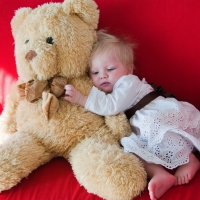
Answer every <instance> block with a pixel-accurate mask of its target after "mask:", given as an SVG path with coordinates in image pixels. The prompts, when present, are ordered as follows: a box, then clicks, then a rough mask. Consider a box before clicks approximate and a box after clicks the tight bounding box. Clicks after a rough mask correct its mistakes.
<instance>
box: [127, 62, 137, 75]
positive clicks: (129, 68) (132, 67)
mask: <svg viewBox="0 0 200 200" xmlns="http://www.w3.org/2000/svg"><path fill="white" fill-rule="evenodd" d="M134 68H135V66H134V64H132V65H130V66H129V67H128V72H129V74H133V70H134Z"/></svg>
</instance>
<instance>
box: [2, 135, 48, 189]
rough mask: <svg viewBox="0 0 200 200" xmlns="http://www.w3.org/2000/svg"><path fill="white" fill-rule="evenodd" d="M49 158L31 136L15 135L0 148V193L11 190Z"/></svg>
mask: <svg viewBox="0 0 200 200" xmlns="http://www.w3.org/2000/svg"><path fill="white" fill-rule="evenodd" d="M51 157H52V155H51V154H50V153H49V152H47V151H46V150H45V148H44V147H43V146H42V144H41V143H40V142H39V141H38V140H37V138H35V137H33V136H32V134H30V133H21V132H17V133H15V134H14V135H13V136H12V137H10V138H9V139H8V140H6V141H5V143H4V144H3V145H1V146H0V191H3V190H8V189H10V188H12V187H13V186H15V185H16V184H17V183H19V182H20V181H21V179H22V178H24V177H26V176H28V174H29V173H31V172H32V171H33V170H34V169H36V168H37V167H39V166H40V165H42V164H44V163H45V162H47V161H49V160H50V159H51Z"/></svg>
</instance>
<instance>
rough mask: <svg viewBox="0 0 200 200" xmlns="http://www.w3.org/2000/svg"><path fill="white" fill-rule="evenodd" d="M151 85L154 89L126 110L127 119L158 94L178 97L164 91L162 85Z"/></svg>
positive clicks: (166, 96)
mask: <svg viewBox="0 0 200 200" xmlns="http://www.w3.org/2000/svg"><path fill="white" fill-rule="evenodd" d="M151 86H152V87H153V88H154V91H153V92H150V93H149V94H147V95H146V96H144V97H143V98H142V99H141V100H140V101H139V102H138V103H137V104H136V105H134V106H133V107H132V108H130V109H128V110H127V111H126V112H125V115H126V117H127V119H130V118H131V117H132V116H133V115H134V114H135V112H136V111H137V110H140V109H141V108H143V107H144V106H146V105H147V104H148V103H150V102H151V101H153V100H154V99H155V98H157V97H158V96H163V97H165V98H168V97H173V98H176V97H175V96H174V95H173V94H171V93H167V92H164V91H163V89H162V87H161V86H158V87H156V86H155V85H154V84H153V83H152V84H151Z"/></svg>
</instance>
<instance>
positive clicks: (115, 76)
mask: <svg viewBox="0 0 200 200" xmlns="http://www.w3.org/2000/svg"><path fill="white" fill-rule="evenodd" d="M130 73H131V72H130V70H129V69H128V68H127V67H126V66H124V65H123V64H122V63H121V62H120V61H119V60H118V59H117V58H116V57H115V56H114V55H112V54H106V53H104V54H101V55H96V56H94V58H93V59H92V61H91V67H90V77H91V79H92V81H93V84H94V85H95V86H96V87H97V88H99V89H100V90H102V91H104V92H106V93H110V92H112V90H113V87H114V85H115V83H116V82H117V80H119V78H121V77H122V76H124V75H128V74H130Z"/></svg>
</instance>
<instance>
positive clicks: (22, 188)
mask: <svg viewBox="0 0 200 200" xmlns="http://www.w3.org/2000/svg"><path fill="white" fill-rule="evenodd" d="M53 1H54V2H56V0H53ZM45 2H48V0H32V1H27V0H17V1H11V0H10V1H9V0H1V1H0V16H1V18H0V27H1V31H0V35H1V45H0V112H1V110H2V109H3V108H2V106H3V104H4V98H5V96H6V94H7V92H8V91H9V89H10V87H11V85H12V84H13V82H14V81H15V80H16V78H17V73H16V69H15V60H14V41H13V38H12V35H11V28H10V21H11V19H12V17H13V15H14V10H16V9H18V8H20V7H32V8H34V7H36V6H37V5H40V4H43V3H45ZM57 2H62V1H61V0H60V1H57ZM96 2H97V4H98V5H99V9H100V23H99V29H100V28H108V30H110V31H111V32H112V33H117V34H121V35H126V36H129V37H131V38H132V39H133V41H135V42H136V43H137V49H136V62H135V65H136V68H137V70H136V74H137V75H138V76H139V77H140V78H143V77H145V78H146V79H147V81H148V82H154V83H155V84H156V85H162V86H163V87H164V89H165V90H166V91H169V92H171V93H173V94H174V95H176V96H177V97H178V99H180V100H184V101H189V102H191V103H192V104H194V105H195V106H196V107H197V108H198V109H200V100H199V93H200V84H199V74H200V67H199V66H200V56H199V52H200V45H199V44H200V34H199V32H200V24H199V21H200V12H199V10H200V1H188V0H176V1H169V0H162V1H161V0H154V1H150V0H123V1H122V0H96ZM197 155H198V158H200V156H199V154H197ZM199 183H200V173H197V175H196V176H195V177H194V179H193V180H192V181H191V182H190V183H189V184H187V185H183V186H177V187H173V188H171V189H170V190H168V191H167V192H166V193H165V195H164V196H163V197H162V198H160V199H161V200H168V199H172V198H173V199H177V200H179V199H181V200H191V199H200V191H199V190H197V188H198V187H199ZM6 199H7V200H11V199H12V200H13V199H15V200H27V199H29V200H36V199H37V200H40V199H41V200H44V199H48V200H51V199H52V200H62V199H69V200H77V199H78V200H79V199H84V200H100V199H101V198H99V197H97V196H96V195H93V194H88V193H87V191H86V190H85V189H84V188H83V187H82V186H80V185H79V183H78V182H77V180H76V178H75V177H74V175H73V172H72V169H71V166H70V165H69V163H68V162H67V161H66V160H64V159H63V158H55V159H53V160H52V161H50V162H49V163H47V164H45V165H43V166H41V167H39V168H38V169H37V170H35V171H33V172H32V173H31V174H30V175H29V176H28V177H27V178H24V179H23V180H22V181H21V183H19V184H18V185H17V186H15V187H13V188H12V189H10V190H8V191H4V192H2V193H0V200H6ZM147 199H149V196H148V191H147V190H145V191H144V192H143V194H142V195H141V196H140V197H138V198H136V200H147Z"/></svg>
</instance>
